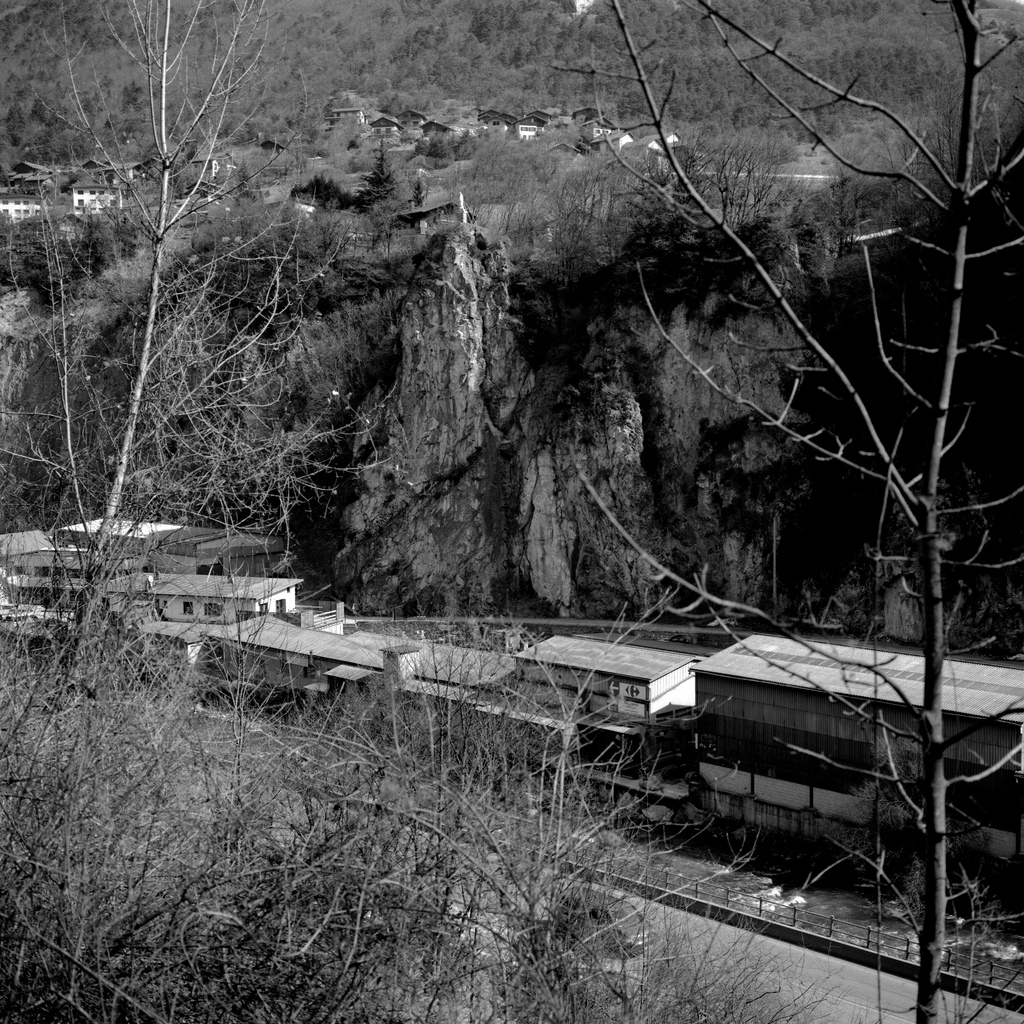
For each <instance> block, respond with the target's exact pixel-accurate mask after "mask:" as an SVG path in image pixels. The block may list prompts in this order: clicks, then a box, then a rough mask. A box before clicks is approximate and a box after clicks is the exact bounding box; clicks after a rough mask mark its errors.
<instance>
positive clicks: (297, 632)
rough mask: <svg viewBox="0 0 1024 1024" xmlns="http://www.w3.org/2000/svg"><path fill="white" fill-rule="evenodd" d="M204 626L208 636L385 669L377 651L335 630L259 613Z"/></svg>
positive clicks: (268, 648)
mask: <svg viewBox="0 0 1024 1024" xmlns="http://www.w3.org/2000/svg"><path fill="white" fill-rule="evenodd" d="M206 629H207V631H208V635H210V636H217V637H220V638H222V639H224V640H237V641H240V642H241V643H243V644H248V645H251V646H253V647H260V648H263V649H264V650H270V651H284V652H286V653H289V654H303V655H306V654H312V655H313V657H314V658H323V659H324V660H326V661H340V662H344V663H346V664H349V665H360V666H362V667H364V668H372V669H377V670H378V671H380V670H382V669H383V668H384V659H383V657H382V656H381V654H380V652H379V651H374V650H370V649H369V648H367V647H363V646H360V645H359V644H354V643H352V642H351V641H350V640H349V638H348V637H344V636H339V635H338V634H337V633H325V632H323V631H322V630H319V629H307V628H306V627H304V626H293V625H292V624H291V623H290V622H284V621H282V620H281V619H276V618H274V617H273V616H270V615H259V616H257V617H256V618H254V619H247V620H246V621H245V622H237V623H234V624H230V625H210V626H207V627H206Z"/></svg>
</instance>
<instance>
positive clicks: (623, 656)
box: [515, 636, 695, 682]
mask: <svg viewBox="0 0 1024 1024" xmlns="http://www.w3.org/2000/svg"><path fill="white" fill-rule="evenodd" d="M515 657H516V658H517V659H519V660H521V661H528V662H535V663H537V664H540V665H548V666H551V667H559V668H573V669H577V670H579V671H581V672H603V673H605V674H606V675H615V676H624V677H626V678H627V679H642V680H646V681H648V682H650V681H653V680H655V679H661V678H662V676H667V675H668V674H669V673H670V672H675V671H676V670H677V669H680V668H682V667H683V666H684V665H687V664H689V663H690V662H692V661H694V660H695V659H694V657H693V656H692V655H688V654H678V653H673V652H670V651H652V650H646V649H644V648H641V647H629V646H627V645H625V644H607V643H601V642H600V641H594V640H581V639H579V638H578V637H573V636H553V637H549V638H548V639H547V640H544V641H542V642H541V643H539V644H535V645H534V646H533V647H527V648H526V650H523V651H520V652H519V653H518V654H516V655H515Z"/></svg>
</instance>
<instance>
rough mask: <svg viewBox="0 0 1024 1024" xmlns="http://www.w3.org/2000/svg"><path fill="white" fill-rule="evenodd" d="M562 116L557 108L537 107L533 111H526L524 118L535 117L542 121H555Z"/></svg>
mask: <svg viewBox="0 0 1024 1024" xmlns="http://www.w3.org/2000/svg"><path fill="white" fill-rule="evenodd" d="M561 114H562V111H561V110H560V109H559V108H558V107H537V108H536V109H535V110H528V111H527V112H526V114H524V115H523V116H524V117H536V118H538V119H540V120H542V121H547V122H551V121H555V120H557V119H558V118H559V117H560V116H561Z"/></svg>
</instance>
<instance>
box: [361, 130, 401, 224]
mask: <svg viewBox="0 0 1024 1024" xmlns="http://www.w3.org/2000/svg"><path fill="white" fill-rule="evenodd" d="M397 191H398V182H397V180H396V179H395V172H394V171H393V170H392V169H391V163H390V161H389V160H388V153H387V150H386V149H385V148H384V144H383V143H381V145H380V146H379V147H378V149H377V159H376V160H374V162H373V167H372V168H370V170H369V172H368V173H367V174H366V176H365V177H364V178H363V184H362V187H361V188H360V189H359V193H358V195H359V206H360V208H361V209H363V210H370V209H372V208H373V207H375V206H381V205H382V204H384V203H387V202H388V201H389V200H391V199H392V198H394V195H395V192H397Z"/></svg>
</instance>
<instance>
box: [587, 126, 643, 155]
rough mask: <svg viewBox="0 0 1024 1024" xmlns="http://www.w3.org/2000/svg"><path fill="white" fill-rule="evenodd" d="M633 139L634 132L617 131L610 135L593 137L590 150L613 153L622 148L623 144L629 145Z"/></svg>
mask: <svg viewBox="0 0 1024 1024" xmlns="http://www.w3.org/2000/svg"><path fill="white" fill-rule="evenodd" d="M632 141H633V134H632V132H628V131H616V132H612V133H611V134H610V135H602V136H600V137H599V138H595V139H593V140H592V141H591V143H590V151H591V152H592V153H613V152H616V151H618V150H621V149H622V147H623V146H628V145H629V143H631V142H632Z"/></svg>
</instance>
